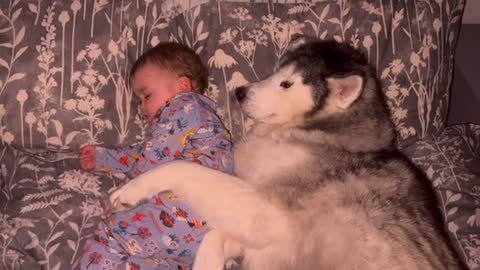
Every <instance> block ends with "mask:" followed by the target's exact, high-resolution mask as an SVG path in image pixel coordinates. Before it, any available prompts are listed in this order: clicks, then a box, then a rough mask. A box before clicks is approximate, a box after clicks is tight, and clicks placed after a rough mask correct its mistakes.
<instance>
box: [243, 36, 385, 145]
mask: <svg viewBox="0 0 480 270" xmlns="http://www.w3.org/2000/svg"><path fill="white" fill-rule="evenodd" d="M235 95H236V98H237V100H238V101H239V103H240V106H241V108H242V111H243V112H244V113H245V114H247V115H248V116H250V117H251V118H253V119H254V120H256V121H257V122H261V123H264V124H267V125H273V126H284V125H287V126H297V127H301V128H304V129H323V130H326V129H332V128H333V127H335V128H337V127H338V126H341V125H343V126H346V125H347V126H348V125H350V126H349V127H348V128H349V129H350V130H351V129H352V128H355V127H354V126H355V125H358V123H359V121H360V120H362V121H363V120H365V119H368V118H375V119H376V120H378V121H375V122H382V121H385V122H386V124H385V125H386V126H385V130H389V129H390V128H391V126H390V125H389V124H390V120H389V115H388V111H387V109H386V106H385V102H384V100H383V95H382V93H381V89H380V85H379V83H378V80H377V79H376V76H375V71H374V69H373V67H371V66H370V65H369V64H368V60H367V58H366V57H365V56H364V55H363V54H362V53H361V52H359V51H357V50H356V49H354V48H353V47H351V46H350V45H348V44H344V43H337V42H336V41H333V40H332V41H319V40H311V39H309V38H305V37H297V38H296V39H295V40H293V41H292V42H291V45H290V47H289V49H288V50H287V51H286V52H285V54H284V55H283V56H282V58H281V59H280V60H279V62H278V65H277V67H276V71H275V72H274V74H273V75H271V76H270V77H268V78H267V79H265V80H263V81H260V82H257V83H252V84H248V85H245V86H242V87H239V88H237V89H236V91H235ZM347 122H351V123H347ZM339 124H340V125H339ZM372 125H373V124H372ZM392 136H393V135H392Z"/></svg>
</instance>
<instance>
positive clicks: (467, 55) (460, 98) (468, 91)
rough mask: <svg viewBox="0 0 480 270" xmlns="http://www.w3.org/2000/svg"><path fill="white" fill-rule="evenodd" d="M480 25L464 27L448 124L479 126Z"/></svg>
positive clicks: (458, 52) (458, 48)
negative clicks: (472, 124)
mask: <svg viewBox="0 0 480 270" xmlns="http://www.w3.org/2000/svg"><path fill="white" fill-rule="evenodd" d="M479 36H480V24H463V25H462V28H461V29H460V35H459V38H458V42H457V50H456V53H455V70H454V76H453V81H452V88H451V94H450V98H451V99H450V111H449V113H448V124H449V125H454V124H463V123H475V124H480V106H478V104H480V69H479V63H480V53H479V51H478V50H479V48H480V38H479Z"/></svg>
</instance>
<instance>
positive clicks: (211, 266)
mask: <svg viewBox="0 0 480 270" xmlns="http://www.w3.org/2000/svg"><path fill="white" fill-rule="evenodd" d="M224 241H225V239H224V236H223V233H221V232H220V231H219V230H216V229H213V230H211V231H210V232H208V233H207V234H206V235H205V237H204V238H203V240H202V243H201V244H200V247H199V248H198V250H197V255H196V257H195V263H194V264H193V270H223V266H224V264H225V254H224V252H223V243H224Z"/></svg>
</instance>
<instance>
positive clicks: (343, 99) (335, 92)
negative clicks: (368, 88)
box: [327, 75, 363, 109]
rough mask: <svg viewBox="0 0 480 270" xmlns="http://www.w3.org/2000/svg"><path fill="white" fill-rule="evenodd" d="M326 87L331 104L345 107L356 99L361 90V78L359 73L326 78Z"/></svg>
mask: <svg viewBox="0 0 480 270" xmlns="http://www.w3.org/2000/svg"><path fill="white" fill-rule="evenodd" d="M327 84H328V89H329V90H330V93H331V96H330V98H331V100H332V102H333V104H335V105H336V106H337V107H339V108H341V109H346V108H348V107H349V106H350V105H352V103H353V102H355V100H357V99H358V97H359V96H360V94H361V93H362V90H363V78H362V77H361V76H360V75H348V76H345V77H330V78H327Z"/></svg>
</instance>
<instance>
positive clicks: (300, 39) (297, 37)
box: [287, 34, 314, 51]
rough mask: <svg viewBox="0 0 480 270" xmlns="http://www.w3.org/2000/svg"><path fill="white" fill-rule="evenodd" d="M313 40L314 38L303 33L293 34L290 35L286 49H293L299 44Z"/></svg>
mask: <svg viewBox="0 0 480 270" xmlns="http://www.w3.org/2000/svg"><path fill="white" fill-rule="evenodd" d="M313 40H314V38H312V37H310V36H306V35H303V34H293V35H292V36H291V37H290V42H289V43H288V47H287V51H293V50H295V49H296V48H298V47H300V46H301V45H303V44H305V43H307V42H310V41H313Z"/></svg>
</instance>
